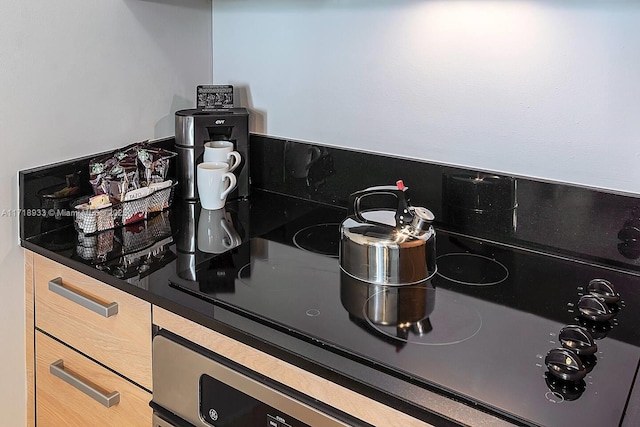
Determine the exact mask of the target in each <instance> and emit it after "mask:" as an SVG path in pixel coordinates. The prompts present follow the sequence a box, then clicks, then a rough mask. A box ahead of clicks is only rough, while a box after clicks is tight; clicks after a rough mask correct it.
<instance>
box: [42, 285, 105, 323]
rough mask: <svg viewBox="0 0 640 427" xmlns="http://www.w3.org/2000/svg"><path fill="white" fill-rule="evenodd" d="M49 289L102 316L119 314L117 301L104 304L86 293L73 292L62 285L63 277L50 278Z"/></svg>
mask: <svg viewBox="0 0 640 427" xmlns="http://www.w3.org/2000/svg"><path fill="white" fill-rule="evenodd" d="M49 290H50V291H51V292H54V293H56V294H58V295H60V296H61V297H64V298H66V299H68V300H70V301H73V302H75V303H76V304H80V305H81V306H83V307H84V308H88V309H89V310H91V311H93V312H95V313H98V314H99V315H101V316H104V317H111V316H114V315H116V314H118V303H117V302H112V303H111V304H109V305H103V304H100V303H99V302H96V301H94V300H92V299H90V298H87V297H85V296H84V295H80V294H79V293H76V292H73V291H72V290H71V289H68V288H65V287H64V286H62V277H56V278H55V279H52V280H49Z"/></svg>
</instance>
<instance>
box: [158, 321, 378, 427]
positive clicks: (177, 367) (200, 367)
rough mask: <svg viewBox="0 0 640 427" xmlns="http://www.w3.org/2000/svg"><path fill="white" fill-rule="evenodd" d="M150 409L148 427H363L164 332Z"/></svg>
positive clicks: (161, 337) (161, 334) (161, 338)
mask: <svg viewBox="0 0 640 427" xmlns="http://www.w3.org/2000/svg"><path fill="white" fill-rule="evenodd" d="M151 406H152V407H153V408H154V410H155V412H154V414H155V416H156V419H154V427H168V426H174V427H183V426H196V427H201V426H203V427H205V426H206V427H210V426H216V425H224V426H227V427H246V426H267V427H308V426H323V427H325V426H326V427H333V426H336V427H337V426H354V425H355V426H363V425H368V424H366V423H363V422H362V421H361V420H357V419H355V418H354V417H351V416H349V415H348V414H344V413H342V412H340V411H337V410H336V409H335V408H331V407H329V406H328V405H323V404H322V403H319V402H317V401H315V400H313V399H311V398H309V397H308V396H306V395H303V394H301V393H300V392H297V391H296V390H293V389H290V388H288V387H286V386H284V385H282V384H280V383H277V382H275V381H272V380H269V379H268V378H264V377H262V376H259V375H258V374H256V373H255V372H253V371H251V370H248V369H247V368H244V367H243V366H241V365H238V364H237V363H235V362H232V361H231V360H228V359H226V358H223V357H222V356H220V355H217V354H215V353H213V352H211V351H209V350H206V349H204V348H202V347H199V346H197V345H196V344H193V343H191V342H189V341H186V340H184V339H182V338H180V337H177V336H175V335H173V334H171V333H168V332H166V331H164V330H162V331H160V332H159V333H158V334H157V335H156V336H155V337H154V339H153V401H152V403H151ZM163 414H164V415H163ZM156 420H157V421H156Z"/></svg>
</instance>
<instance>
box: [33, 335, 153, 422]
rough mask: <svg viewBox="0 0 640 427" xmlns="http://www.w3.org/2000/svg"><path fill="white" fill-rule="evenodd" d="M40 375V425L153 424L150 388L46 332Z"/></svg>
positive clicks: (39, 340) (39, 350)
mask: <svg viewBox="0 0 640 427" xmlns="http://www.w3.org/2000/svg"><path fill="white" fill-rule="evenodd" d="M36 381H37V390H38V393H37V399H36V414H37V425H38V426H39V427H46V426H61V427H67V426H118V427H121V426H132V427H134V426H144V427H148V426H150V425H151V420H152V416H153V411H152V409H151V408H150V407H149V401H150V400H151V394H150V393H148V392H146V391H144V390H143V389H141V388H140V387H138V386H136V385H134V384H132V383H130V382H129V381H127V380H125V379H123V378H121V377H119V376H118V375H116V374H114V373H113V372H111V371H109V370H108V369H105V368H104V367H102V366H100V365H98V364H97V363H95V362H93V361H91V360H90V359H88V358H86V357H85V356H83V355H81V354H80V353H78V352H76V351H74V350H72V349H70V348H69V347H66V346H64V345H63V344H60V343H59V342H57V341H55V340H53V339H51V338H49V337H48V336H46V335H44V334H42V333H41V332H36ZM91 390H93V395H92V391H91ZM107 405H109V407H107Z"/></svg>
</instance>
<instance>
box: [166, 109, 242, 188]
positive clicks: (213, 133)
mask: <svg viewBox="0 0 640 427" xmlns="http://www.w3.org/2000/svg"><path fill="white" fill-rule="evenodd" d="M175 132H176V144H175V150H176V152H177V153H178V162H177V170H178V172H177V173H178V177H177V178H178V196H179V197H180V198H182V199H185V200H197V199H198V198H199V197H198V188H197V184H196V178H197V177H196V174H197V167H198V164H199V163H201V162H202V157H203V154H204V144H205V143H206V142H208V141H230V142H232V143H233V150H234V151H237V152H238V153H239V154H240V157H241V160H240V164H239V166H238V167H237V168H235V169H234V171H233V173H234V174H235V175H236V177H237V181H238V186H237V188H236V189H235V190H234V191H233V192H232V193H231V194H230V195H229V196H228V197H227V200H232V199H236V198H246V197H247V196H248V195H249V111H248V110H247V109H246V108H227V109H221V110H216V111H203V110H198V109H189V110H180V111H177V112H176V123H175Z"/></svg>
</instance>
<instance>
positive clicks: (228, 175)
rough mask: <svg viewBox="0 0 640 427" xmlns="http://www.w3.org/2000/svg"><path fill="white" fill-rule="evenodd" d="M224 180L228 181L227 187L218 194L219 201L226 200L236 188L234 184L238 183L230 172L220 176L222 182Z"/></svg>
mask: <svg viewBox="0 0 640 427" xmlns="http://www.w3.org/2000/svg"><path fill="white" fill-rule="evenodd" d="M225 178H227V179H229V186H228V187H227V188H226V189H225V190H224V191H223V192H222V193H220V200H224V199H226V198H227V195H228V194H229V193H231V191H232V190H233V189H234V188H236V184H237V183H238V181H237V180H236V176H235V175H234V174H232V173H230V172H225V173H224V174H223V175H222V181H224V180H225Z"/></svg>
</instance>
